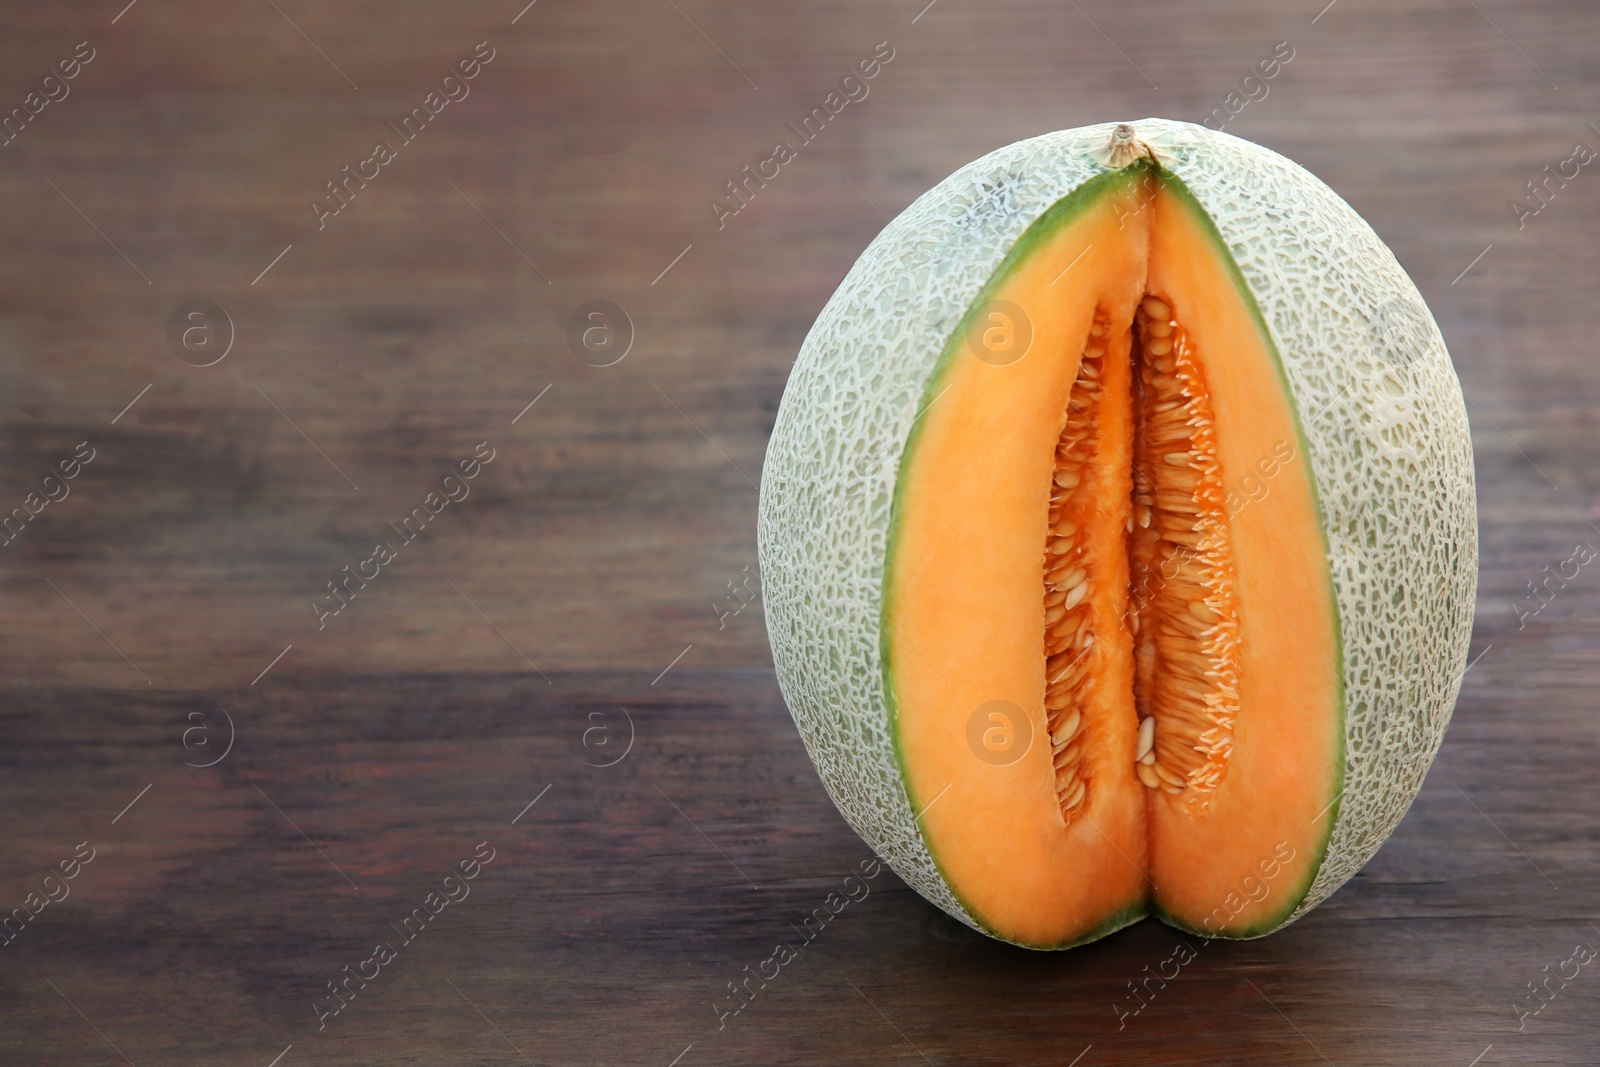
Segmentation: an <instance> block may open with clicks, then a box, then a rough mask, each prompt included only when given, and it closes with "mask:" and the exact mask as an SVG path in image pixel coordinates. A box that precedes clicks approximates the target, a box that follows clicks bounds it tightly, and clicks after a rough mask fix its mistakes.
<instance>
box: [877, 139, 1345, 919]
mask: <svg viewBox="0 0 1600 1067" xmlns="http://www.w3.org/2000/svg"><path fill="white" fill-rule="evenodd" d="M1152 171H1154V173H1155V174H1156V176H1157V177H1158V178H1159V179H1160V181H1161V183H1162V185H1163V187H1164V188H1166V189H1168V190H1169V191H1171V192H1173V193H1174V194H1175V195H1176V198H1177V200H1178V202H1179V203H1181V204H1183V205H1184V207H1185V208H1186V209H1187V210H1188V211H1189V212H1190V213H1191V215H1192V216H1193V217H1194V219H1195V221H1196V222H1197V223H1198V224H1199V227H1200V229H1201V230H1202V232H1204V233H1205V234H1206V235H1207V236H1208V237H1209V238H1210V240H1211V243H1212V247H1213V251H1214V252H1215V254H1216V256H1217V258H1218V260H1219V261H1220V262H1221V263H1222V264H1223V265H1224V266H1225V267H1226V269H1227V271H1228V274H1229V276H1230V277H1231V278H1232V279H1233V283H1234V289H1235V291H1236V292H1237V293H1238V295H1239V297H1240V299H1241V300H1242V301H1243V302H1244V304H1245V307H1246V308H1248V310H1249V312H1250V316H1251V318H1252V319H1253V320H1254V321H1255V324H1256V329H1257V330H1258V332H1259V333H1260V335H1261V339H1262V342H1263V344H1264V345H1265V347H1266V349H1267V351H1268V352H1269V353H1270V354H1271V356H1272V362H1273V368H1274V370H1276V372H1277V375H1278V381H1279V384H1280V386H1281V387H1282V392H1283V395H1284V396H1285V397H1287V398H1288V399H1289V413H1290V417H1291V418H1292V419H1293V421H1294V428H1295V434H1296V438H1297V440H1298V441H1299V443H1300V456H1301V462H1302V466H1303V474H1304V476H1305V479H1306V483H1307V485H1309V486H1310V489H1311V499H1312V503H1313V504H1314V506H1315V508H1316V513H1317V519H1318V523H1317V525H1318V532H1319V535H1320V536H1321V537H1322V541H1323V554H1324V556H1325V557H1327V556H1328V540H1327V538H1328V535H1327V517H1326V513H1325V512H1324V510H1323V507H1322V500H1321V494H1320V493H1319V491H1318V486H1317V482H1316V478H1315V477H1314V475H1313V472H1312V470H1311V467H1310V446H1309V444H1308V441H1307V438H1306V434H1305V427H1304V425H1303V423H1302V420H1301V418H1300V410H1299V403H1298V400H1297V398H1296V396H1295V394H1294V391H1293V389H1292V388H1291V387H1290V383H1289V380H1288V375H1287V373H1286V372H1285V370H1284V367H1283V357H1282V356H1281V355H1280V354H1279V352H1278V346H1277V344H1276V342H1275V341H1274V340H1273V337H1272V331H1271V330H1270V329H1268V327H1267V322H1266V318H1265V316H1263V315H1262V313H1261V307H1260V305H1259V304H1258V303H1257V302H1256V299H1255V294H1254V293H1253V292H1252V291H1251V289H1250V286H1249V284H1248V283H1247V282H1246V280H1245V277H1244V273H1243V272H1242V271H1241V270H1240V269H1239V264H1238V263H1237V262H1236V261H1235V260H1234V258H1233V254H1232V252H1231V251H1230V250H1229V249H1228V245H1227V242H1226V241H1225V240H1223V237H1222V233H1221V231H1219V230H1218V229H1217V226H1216V223H1215V222H1213V221H1212V219H1211V216H1210V215H1209V214H1208V213H1207V212H1206V210H1205V208H1203V207H1202V206H1201V205H1200V202H1199V201H1198V200H1197V199H1196V198H1195V196H1194V194H1193V193H1192V192H1190V190H1189V188H1188V186H1186V185H1185V184H1184V183H1183V181H1182V179H1180V178H1179V177H1178V176H1177V175H1176V174H1174V173H1173V172H1172V171H1170V170H1168V169H1167V168H1165V167H1154V166H1152V165H1151V164H1150V163H1149V162H1147V161H1145V160H1139V161H1136V162H1135V163H1132V164H1130V165H1129V166H1127V167H1125V168H1123V169H1122V170H1117V171H1106V172H1103V173H1101V174H1097V175H1095V176H1094V177H1093V178H1090V179H1088V180H1087V181H1085V182H1084V183H1083V184H1082V185H1080V186H1078V188H1076V189H1074V190H1073V191H1072V192H1070V193H1068V194H1067V195H1066V196H1064V197H1062V198H1061V199H1060V200H1057V201H1056V202H1055V203H1054V204H1052V205H1051V206H1050V207H1049V208H1048V209H1046V210H1045V211H1044V212H1043V213H1042V214H1041V215H1040V216H1039V217H1038V218H1037V219H1035V220H1034V221H1033V222H1032V223H1031V224H1030V225H1029V226H1028V228H1027V229H1026V230H1024V231H1023V233H1022V235H1021V236H1020V237H1018V238H1017V240H1016V242H1015V243H1014V244H1013V245H1012V246H1011V249H1010V251H1009V252H1007V253H1006V257H1005V258H1004V259H1003V260H1002V261H1001V262H1000V265H999V266H998V267H997V268H996V269H995V272H994V274H993V275H991V276H990V278H989V280H988V281H987V282H986V283H984V286H983V288H982V289H981V290H979V292H978V294H977V296H976V297H974V298H973V300H972V303H971V304H970V305H969V306H968V309H967V311H966V313H965V314H964V315H963V316H962V317H961V321H960V322H959V323H958V324H957V325H956V328H955V329H954V331H952V333H951V335H950V339H949V340H948V341H947V342H946V343H945V346H944V349H943V351H942V352H941V353H940V355H939V359H938V362H937V363H935V365H934V368H933V371H932V373H930V374H929V376H928V381H927V384H926V385H925V386H924V388H923V395H922V402H921V404H920V405H919V407H918V410H919V411H926V410H927V408H928V407H929V406H930V405H931V404H932V403H933V402H934V400H935V399H936V398H937V397H938V395H939V392H940V391H941V390H942V389H943V388H944V385H943V383H944V379H945V377H946V375H947V374H948V372H949V369H950V367H951V366H952V365H953V364H954V363H955V361H956V360H957V359H959V358H960V356H961V353H962V350H963V349H964V348H965V345H964V343H963V342H964V339H965V337H966V336H967V331H968V329H969V328H970V327H971V326H972V324H973V323H974V322H975V321H976V319H977V317H978V315H979V314H980V312H981V310H982V309H983V307H984V305H985V304H987V303H988V302H989V301H990V300H991V299H993V298H994V295H995V294H996V293H997V292H998V291H999V290H1000V289H1001V288H1002V287H1003V286H1004V285H1005V283H1006V282H1007V281H1008V280H1009V279H1010V277H1011V275H1012V274H1013V273H1014V272H1015V271H1016V270H1017V268H1018V267H1019V266H1020V265H1021V264H1022V263H1023V262H1025V261H1026V260H1027V259H1028V258H1029V257H1030V256H1032V255H1033V254H1034V253H1035V252H1036V251H1037V250H1038V249H1039V248H1040V247H1041V246H1042V245H1043V244H1045V243H1046V242H1048V241H1049V240H1050V239H1051V238H1053V237H1054V236H1055V234H1056V233H1057V232H1058V231H1059V230H1061V229H1062V228H1063V227H1065V226H1067V225H1070V224H1071V223H1073V222H1075V221H1077V219H1078V218H1079V217H1081V216H1082V215H1083V213H1084V212H1086V211H1088V210H1089V209H1091V208H1092V207H1094V206H1095V205H1096V203H1097V202H1098V201H1099V200H1100V199H1101V198H1102V197H1104V196H1107V195H1109V194H1111V193H1113V192H1116V191H1118V189H1119V187H1125V186H1131V185H1133V184H1134V183H1135V182H1136V181H1137V180H1138V179H1139V178H1141V177H1142V176H1144V175H1145V174H1147V173H1149V172H1152ZM921 432H922V428H921V426H920V425H919V424H913V426H912V427H911V431H910V433H909V434H908V435H907V437H906V442H905V446H904V448H903V449H902V451H901V453H900V463H899V467H898V469H897V472H896V478H895V488H894V494H893V498H892V500H891V504H890V517H889V531H888V538H887V541H886V544H885V548H884V559H885V564H884V574H883V597H882V601H881V602H880V605H879V618H880V625H879V627H878V650H879V660H880V663H881V665H882V667H881V670H882V676H883V693H884V704H885V708H886V710H887V713H888V717H889V737H890V740H891V743H892V745H893V748H894V758H895V765H896V767H897V768H898V770H899V772H900V786H901V789H902V790H904V791H905V795H906V802H907V805H908V806H909V808H910V810H911V811H912V812H914V813H916V814H915V815H914V819H915V821H916V826H917V831H918V833H920V834H921V835H922V838H923V841H924V843H927V841H928V833H927V828H926V826H925V825H924V823H923V818H922V814H921V811H922V808H921V806H920V805H919V804H918V802H917V800H916V799H915V798H913V797H912V796H911V790H910V784H909V783H910V781H911V778H910V774H909V768H908V767H907V765H906V758H905V751H904V748H903V747H902V745H901V739H900V730H899V723H900V707H899V701H898V699H897V698H896V696H895V689H894V669H893V661H892V659H891V657H890V652H889V637H890V631H891V629H892V626H893V624H892V623H891V622H890V621H889V619H888V606H889V604H890V602H891V601H892V599H893V595H892V594H893V585H894V558H895V547H896V545H897V544H898V542H899V536H900V529H901V520H902V518H903V516H904V508H903V506H902V504H903V500H902V494H903V492H904V490H905V486H906V484H907V477H906V475H907V468H908V466H909V464H910V461H911V458H912V456H913V455H914V454H915V451H916V443H917V440H918V437H919V435H920V434H921ZM1329 600H1330V601H1331V602H1332V603H1333V605H1334V611H1333V619H1332V622H1333V638H1334V652H1335V657H1336V660H1335V665H1334V673H1335V675H1336V680H1335V686H1336V689H1335V701H1334V703H1335V714H1336V716H1337V718H1338V726H1337V729H1338V734H1337V736H1338V741H1339V743H1338V744H1337V745H1336V746H1335V758H1336V759H1337V760H1338V767H1337V769H1336V772H1335V779H1334V784H1335V785H1336V786H1337V787H1338V788H1337V790H1336V792H1335V796H1334V799H1333V802H1332V804H1331V805H1330V808H1329V811H1330V812H1331V815H1332V817H1331V818H1330V819H1329V821H1328V824H1327V825H1328V831H1327V833H1326V834H1325V835H1324V836H1323V838H1322V841H1321V843H1320V845H1319V846H1318V849H1317V856H1316V862H1315V863H1314V864H1312V865H1311V866H1310V867H1309V868H1308V873H1307V874H1306V876H1305V878H1304V880H1303V882H1302V883H1301V884H1300V885H1299V886H1298V887H1296V889H1295V891H1294V892H1292V893H1289V894H1288V895H1287V897H1286V899H1287V904H1286V905H1285V907H1284V908H1283V909H1282V910H1281V911H1279V912H1276V913H1274V914H1273V915H1272V917H1270V918H1267V919H1263V920H1261V921H1259V922H1257V923H1255V924H1253V925H1251V926H1250V927H1247V928H1245V929H1243V930H1237V931H1230V932H1227V933H1221V934H1212V933H1210V932H1208V931H1205V930H1201V929H1197V928H1195V927H1193V926H1191V925H1189V924H1188V923H1186V922H1184V921H1183V920H1181V919H1178V918H1176V917H1175V916H1173V915H1170V914H1168V913H1167V912H1166V911H1164V910H1163V909H1161V908H1159V907H1157V906H1156V905H1155V902H1154V901H1152V900H1150V899H1148V898H1143V899H1141V900H1140V901H1138V902H1136V903H1134V904H1132V905H1130V906H1129V907H1127V908H1125V909H1123V910H1122V911H1120V912H1117V913H1114V914H1113V915H1111V916H1110V917H1108V918H1107V920H1106V921H1105V922H1103V923H1101V924H1100V925H1099V926H1097V927H1095V928H1094V929H1093V930H1091V931H1088V932H1086V933H1084V934H1082V935H1081V936H1079V937H1076V938H1074V939H1072V940H1071V941H1068V942H1063V943H1061V944H1056V945H1023V946H1022V947H1025V948H1041V949H1065V948H1072V947H1074V946H1076V945H1080V944H1084V943H1086V942H1089V941H1093V940H1096V939H1098V938H1100V937H1104V936H1105V935H1106V934H1109V933H1112V932H1114V931H1116V930H1119V929H1121V928H1122V927H1124V926H1128V925H1131V924H1132V923H1134V922H1137V921H1138V920H1139V919H1140V918H1142V917H1144V916H1145V915H1154V916H1155V917H1156V918H1158V919H1160V920H1161V921H1162V922H1164V923H1166V924H1167V925H1169V926H1172V927H1175V928H1176V929H1180V930H1184V931H1187V932H1189V933H1193V934H1197V935H1199V936H1202V937H1208V938H1210V937H1224V938H1230V939H1244V938H1251V937H1259V936H1261V935H1262V934H1266V933H1270V932H1271V931H1272V930H1274V929H1276V928H1277V927H1278V926H1280V925H1282V923H1283V922H1284V920H1285V919H1287V918H1288V916H1289V915H1290V914H1291V913H1292V912H1293V911H1294V909H1295V908H1296V907H1297V906H1298V905H1299V904H1300V902H1301V901H1302V900H1304V899H1305V896H1306V894H1307V893H1308V892H1309V891H1310V888H1311V885H1312V883H1313V882H1314V881H1315V880H1316V876H1317V873H1318V872H1319V871H1320V870H1321V869H1322V865H1323V863H1324V862H1325V861H1326V859H1327V854H1328V846H1329V844H1330V843H1331V841H1332V838H1333V828H1334V826H1336V825H1337V824H1338V821H1339V812H1340V800H1341V798H1342V797H1343V795H1344V776H1345V729H1346V718H1347V714H1346V712H1347V708H1346V694H1345V686H1344V668H1343V664H1344V637H1343V631H1342V628H1341V626H1340V619H1339V611H1338V598H1337V596H1335V595H1334V590H1333V589H1332V588H1331V587H1330V589H1329ZM928 855H929V856H930V857H931V858H932V860H933V863H934V866H935V867H937V868H938V870H939V875H940V877H941V878H942V879H943V880H944V883H945V886H946V888H948V889H949V891H950V894H951V895H952V896H953V897H955V899H956V900H957V902H958V903H960V905H961V907H962V908H963V909H964V910H965V911H966V913H967V915H968V916H969V917H970V918H971V919H972V921H973V922H975V923H976V924H977V925H978V926H979V927H980V928H981V929H983V930H984V931H985V932H986V933H989V934H990V935H991V936H994V937H997V938H999V939H1001V940H1005V941H1010V940H1011V939H1009V938H1007V937H1005V936H1004V935H1003V934H1001V933H999V932H998V931H995V930H993V929H991V928H990V927H989V925H988V924H987V923H986V922H985V921H984V919H983V917H982V916H981V915H979V914H978V912H977V910H976V909H974V908H973V907H972V906H971V904H970V903H969V902H968V901H967V900H965V899H964V898H963V896H962V894H961V891H960V890H959V888H958V887H957V886H956V884H955V883H954V882H953V881H952V880H951V878H950V877H949V876H948V872H946V871H945V869H944V865H943V863H942V862H941V860H940V858H939V856H938V853H937V852H936V851H935V850H934V849H933V848H932V847H931V846H930V847H929V848H928ZM1219 903H1220V902H1219ZM1011 943H1012V944H1020V943H1019V942H1015V941H1011Z"/></svg>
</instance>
